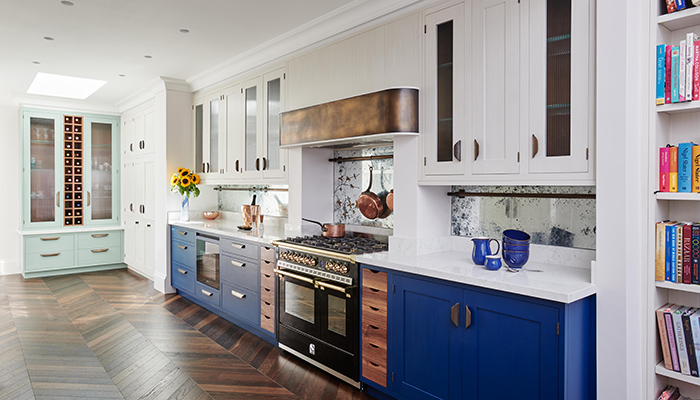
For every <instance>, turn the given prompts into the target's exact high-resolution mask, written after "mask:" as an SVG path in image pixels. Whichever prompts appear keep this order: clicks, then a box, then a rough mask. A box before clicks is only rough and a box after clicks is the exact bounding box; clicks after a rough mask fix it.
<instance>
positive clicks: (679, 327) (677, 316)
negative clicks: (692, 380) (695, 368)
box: [671, 306, 690, 375]
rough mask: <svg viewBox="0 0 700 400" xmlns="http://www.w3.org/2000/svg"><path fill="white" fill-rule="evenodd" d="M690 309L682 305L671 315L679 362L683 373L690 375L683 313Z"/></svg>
mask: <svg viewBox="0 0 700 400" xmlns="http://www.w3.org/2000/svg"><path fill="white" fill-rule="evenodd" d="M687 310H688V307H686V306H680V307H678V308H677V309H675V310H674V312H673V314H672V315H671V317H672V319H673V333H674V334H675V338H676V349H677V350H678V362H679V363H680V366H681V374H683V375H690V363H689V361H688V350H687V349H686V345H685V333H684V332H683V318H682V317H683V313H684V312H686V311H687Z"/></svg>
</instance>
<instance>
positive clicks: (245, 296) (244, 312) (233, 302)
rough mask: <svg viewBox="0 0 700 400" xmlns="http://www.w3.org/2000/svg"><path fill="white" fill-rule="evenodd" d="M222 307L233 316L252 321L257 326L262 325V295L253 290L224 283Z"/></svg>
mask: <svg viewBox="0 0 700 400" xmlns="http://www.w3.org/2000/svg"><path fill="white" fill-rule="evenodd" d="M221 287H222V295H221V296H222V305H221V308H223V309H224V310H225V311H226V312H228V313H229V314H231V315H235V316H237V317H240V318H242V319H244V320H246V321H250V322H252V323H254V324H255V325H258V324H259V323H260V295H258V294H257V293H256V292H253V291H252V290H249V289H246V288H243V287H240V286H237V285H232V284H230V283H227V282H223V283H222V285H221Z"/></svg>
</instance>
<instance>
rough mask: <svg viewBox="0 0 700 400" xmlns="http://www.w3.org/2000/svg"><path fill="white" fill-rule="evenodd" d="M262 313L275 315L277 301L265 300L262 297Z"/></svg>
mask: <svg viewBox="0 0 700 400" xmlns="http://www.w3.org/2000/svg"><path fill="white" fill-rule="evenodd" d="M260 314H264V315H269V316H271V317H272V316H274V315H275V302H274V301H273V302H269V301H265V300H263V299H260Z"/></svg>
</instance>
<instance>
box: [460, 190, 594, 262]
mask: <svg viewBox="0 0 700 400" xmlns="http://www.w3.org/2000/svg"><path fill="white" fill-rule="evenodd" d="M460 189H464V190H465V191H466V192H478V193H482V192H490V193H557V194H562V193H571V194H595V187H594V186H584V187H558V186H495V187H486V186H453V187H452V191H457V190H460ZM509 228H513V229H520V230H523V231H525V232H527V233H529V234H530V235H531V236H532V243H536V244H544V245H551V246H563V247H575V248H580V249H595V243H596V242H595V237H596V214H595V200H592V199H557V198H554V199H552V198H518V197H478V196H473V197H464V198H461V199H460V198H458V197H453V198H452V235H453V236H488V237H492V238H497V239H499V240H500V238H501V236H502V235H501V233H502V232H503V230H505V229H509Z"/></svg>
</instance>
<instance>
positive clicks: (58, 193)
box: [56, 190, 61, 207]
mask: <svg viewBox="0 0 700 400" xmlns="http://www.w3.org/2000/svg"><path fill="white" fill-rule="evenodd" d="M60 206H61V191H60V190H59V191H58V192H56V207H60Z"/></svg>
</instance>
